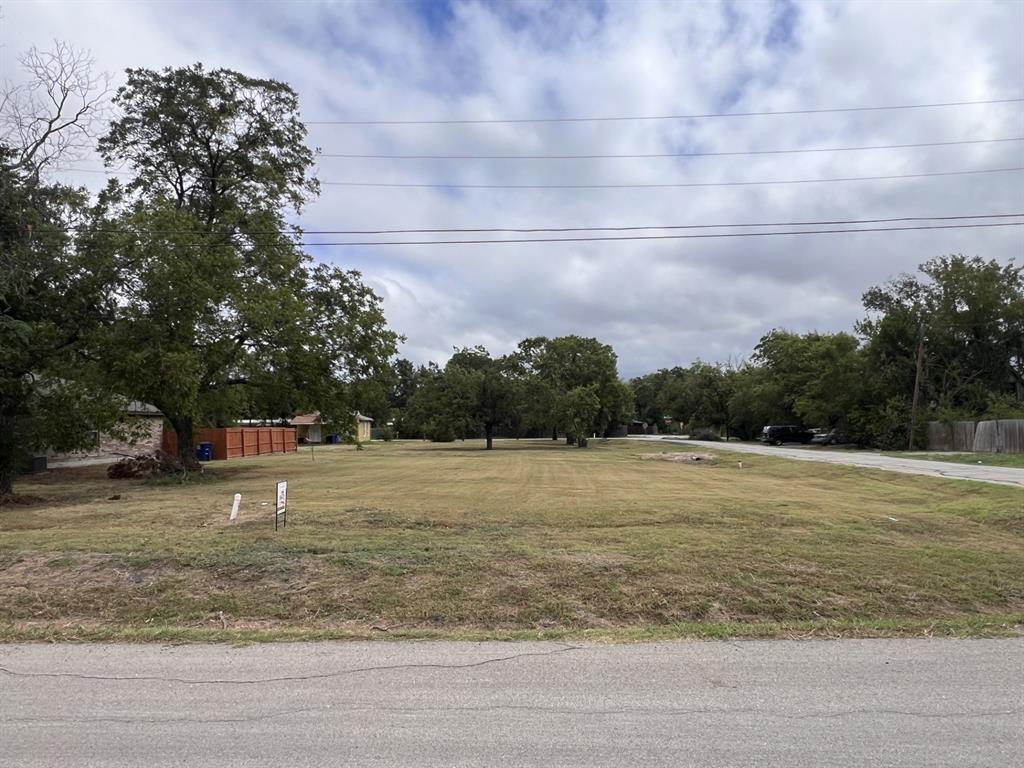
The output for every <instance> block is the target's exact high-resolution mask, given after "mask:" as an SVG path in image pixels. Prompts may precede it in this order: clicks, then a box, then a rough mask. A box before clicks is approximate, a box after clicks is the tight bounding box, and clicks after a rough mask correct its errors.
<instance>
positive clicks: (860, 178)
mask: <svg viewBox="0 0 1024 768" xmlns="http://www.w3.org/2000/svg"><path fill="white" fill-rule="evenodd" d="M1013 171H1024V167H1022V166H1014V167H1010V168H984V169H981V170H967V171H934V172H931V173H899V174H891V175H885V176H845V177H835V178H828V179H767V180H762V181H699V182H698V181H691V182H671V183H655V184H421V183H397V182H379V181H321V182H320V184H321V185H323V186H330V187H376V188H390V189H683V188H694V187H754V186H765V185H771V184H827V183H835V182H847V181H886V180H890V179H924V178H931V177H936V176H968V175H977V174H983V173H1010V172H1013Z"/></svg>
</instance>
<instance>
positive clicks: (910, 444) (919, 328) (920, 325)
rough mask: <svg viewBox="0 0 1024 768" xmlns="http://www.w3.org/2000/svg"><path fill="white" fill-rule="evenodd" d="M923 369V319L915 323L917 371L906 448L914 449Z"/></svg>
mask: <svg viewBox="0 0 1024 768" xmlns="http://www.w3.org/2000/svg"><path fill="white" fill-rule="evenodd" d="M923 369H924V320H921V321H920V322H919V323H918V325H917V372H916V373H915V374H914V398H913V400H912V401H911V404H910V437H909V439H908V440H907V450H908V451H912V450H914V431H915V429H916V428H917V400H918V397H919V395H920V393H921V373H922V371H923Z"/></svg>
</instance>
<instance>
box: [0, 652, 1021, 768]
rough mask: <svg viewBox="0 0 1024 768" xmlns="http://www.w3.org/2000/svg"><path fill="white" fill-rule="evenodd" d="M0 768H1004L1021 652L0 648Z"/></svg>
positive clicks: (1017, 748) (1015, 724)
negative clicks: (68, 767)
mask: <svg viewBox="0 0 1024 768" xmlns="http://www.w3.org/2000/svg"><path fill="white" fill-rule="evenodd" d="M0 667H2V671H0V733H2V734H3V739H2V742H3V746H2V751H0V764H2V765H4V766H7V767H9V768H14V767H17V768H42V767H43V766H46V767H47V768H49V767H50V766H63V765H74V766H79V767H82V768H84V767H86V766H97V767H98V766H103V767H104V768H113V767H114V766H132V767H133V768H134V767H137V766H147V768H164V767H166V766H210V767H211V768H213V767H214V766H216V768H237V767H241V766H257V765H267V766H288V767H289V768H292V767H293V766H332V767H333V766H344V765H353V766H356V765H358V766H587V767H590V766H645V768H648V767H654V766H671V768H680V767H683V766H702V767H704V768H714V767H715V766H722V767H723V768H724V767H725V766H728V767H729V768H740V767H742V766H787V767H793V768H799V767H800V766H806V767H807V768H825V767H827V766H836V767H839V766H842V768H847V767H848V766H915V767H920V766H949V767H950V768H953V767H955V768H967V767H969V766H979V767H980V766H986V767H990V766H1009V765H1020V759H1021V755H1022V754H1024V639H1014V640H863V641H860V640H844V641H806V642H799V641H774V642H772V641H767V642H678V643H658V644H648V645H613V646H597V645H586V646H582V647H577V646H574V645H570V644H561V643H450V642H378V643H365V642H359V643H356V642H353V643H311V644H265V645H254V646H249V647H244V648H231V647H227V646H181V647H158V646H153V645H17V646H0Z"/></svg>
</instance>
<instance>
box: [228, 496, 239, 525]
mask: <svg viewBox="0 0 1024 768" xmlns="http://www.w3.org/2000/svg"><path fill="white" fill-rule="evenodd" d="M241 503H242V494H240V493H236V494H235V502H234V503H233V504H232V505H231V517H230V518H228V519H229V520H234V519H235V518H236V517H238V505H239V504H241Z"/></svg>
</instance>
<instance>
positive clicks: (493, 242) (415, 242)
mask: <svg viewBox="0 0 1024 768" xmlns="http://www.w3.org/2000/svg"><path fill="white" fill-rule="evenodd" d="M1021 226H1024V221H1015V222H1011V221H1000V222H995V223H985V224H936V225H926V226H915V227H864V228H857V229H798V230H792V231H788V232H714V233H702V234H696V235H616V236H607V237H537V238H509V239H505V240H390V241H385V240H367V241H336V242H326V243H312V242H302V243H296V244H295V245H299V246H303V247H305V246H364V245H509V244H513V243H585V242H598V241H621V240H703V239H710V238H726V237H778V236H780V235H831V234H839V233H852V232H909V231H915V230H926V229H977V228H982V227H1021Z"/></svg>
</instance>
